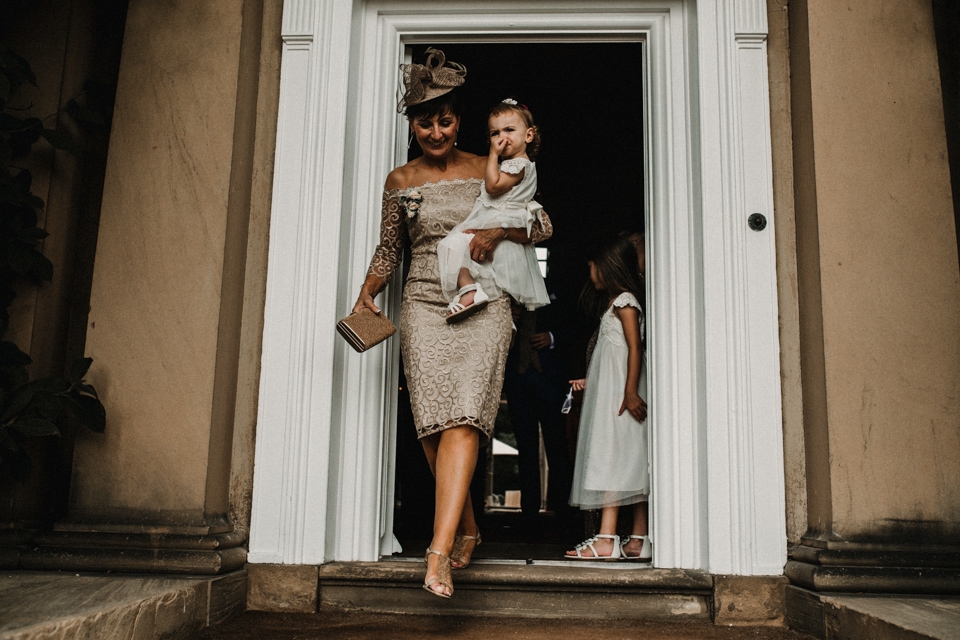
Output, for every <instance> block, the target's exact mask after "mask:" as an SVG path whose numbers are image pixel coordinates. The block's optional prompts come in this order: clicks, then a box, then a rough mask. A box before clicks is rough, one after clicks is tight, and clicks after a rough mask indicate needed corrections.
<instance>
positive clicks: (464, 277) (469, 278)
mask: <svg viewBox="0 0 960 640" xmlns="http://www.w3.org/2000/svg"><path fill="white" fill-rule="evenodd" d="M474 283H475V281H474V279H473V275H472V274H471V273H470V269H467V268H466V267H463V268H462V269H460V273H459V274H457V288H458V289H462V288H463V287H465V286H467V285H468V284H474ZM475 294H476V292H475V291H468V292H466V293H465V294H463V295H462V296H461V297H460V304H462V305H463V306H465V307H469V306H470V305H471V304H473V297H474V295H475Z"/></svg>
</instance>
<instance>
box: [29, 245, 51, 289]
mask: <svg viewBox="0 0 960 640" xmlns="http://www.w3.org/2000/svg"><path fill="white" fill-rule="evenodd" d="M35 260H36V261H35V262H34V264H33V269H31V270H30V275H32V276H33V277H34V278H36V279H37V280H40V281H41V282H52V281H53V263H52V262H50V259H49V258H47V256H45V255H43V254H42V253H40V252H39V251H37V255H36V258H35Z"/></svg>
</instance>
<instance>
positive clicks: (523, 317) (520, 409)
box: [504, 278, 573, 517]
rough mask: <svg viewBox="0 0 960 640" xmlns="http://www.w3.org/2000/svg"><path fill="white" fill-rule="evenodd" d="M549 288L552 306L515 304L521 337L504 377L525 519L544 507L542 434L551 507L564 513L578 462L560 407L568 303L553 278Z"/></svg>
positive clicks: (564, 388)
mask: <svg viewBox="0 0 960 640" xmlns="http://www.w3.org/2000/svg"><path fill="white" fill-rule="evenodd" d="M547 289H548V291H550V297H551V304H549V305H547V306H546V307H542V308H540V309H537V310H536V311H528V310H526V309H524V308H522V307H520V306H518V305H514V307H513V317H514V322H515V324H516V326H517V335H516V338H515V339H514V342H513V346H512V347H511V349H510V353H509V356H508V358H507V366H506V372H505V375H504V392H505V393H506V396H507V408H508V410H509V414H510V421H511V424H512V426H513V432H514V435H515V436H516V438H517V450H518V460H517V462H518V467H519V475H520V492H521V493H520V509H521V512H522V513H523V515H524V516H526V517H533V516H536V515H537V514H538V513H539V511H540V496H541V485H540V433H541V432H542V433H543V444H544V450H545V452H546V456H547V466H548V469H549V474H548V479H547V509H549V510H551V511H553V512H554V513H555V514H557V515H558V516H560V517H567V516H569V515H570V514H571V512H572V510H571V508H570V506H569V505H568V504H567V499H568V498H569V496H570V485H571V482H572V478H573V463H572V460H571V459H570V452H569V447H568V445H567V434H566V419H565V416H564V415H563V414H562V413H561V411H560V410H561V408H562V407H563V401H564V398H565V397H566V392H567V387H568V386H569V385H568V384H567V382H566V380H567V379H568V378H567V375H566V374H567V367H566V365H565V362H564V360H565V357H566V356H565V353H564V348H563V347H564V342H565V341H566V340H567V339H568V330H567V327H565V326H564V323H563V322H562V318H563V314H564V307H563V305H562V302H561V300H560V299H558V296H557V295H556V294H555V293H554V292H553V291H552V287H551V282H550V280H549V278H548V280H547ZM568 320H569V318H568Z"/></svg>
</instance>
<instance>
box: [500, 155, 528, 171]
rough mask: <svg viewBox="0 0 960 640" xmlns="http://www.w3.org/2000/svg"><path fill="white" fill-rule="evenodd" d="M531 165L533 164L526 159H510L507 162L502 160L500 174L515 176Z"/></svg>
mask: <svg viewBox="0 0 960 640" xmlns="http://www.w3.org/2000/svg"><path fill="white" fill-rule="evenodd" d="M531 164H533V163H532V162H530V161H529V160H527V159H526V158H510V159H509V160H504V161H503V162H501V163H500V173H509V174H511V175H517V174H518V173H520V172H521V171H523V170H524V169H526V168H527V167H529V166H530V165H531Z"/></svg>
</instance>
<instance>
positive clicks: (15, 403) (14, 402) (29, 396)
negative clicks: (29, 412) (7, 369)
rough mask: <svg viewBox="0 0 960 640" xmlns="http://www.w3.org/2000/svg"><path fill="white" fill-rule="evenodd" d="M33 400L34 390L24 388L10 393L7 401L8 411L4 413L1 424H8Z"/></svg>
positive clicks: (0, 420)
mask: <svg viewBox="0 0 960 640" xmlns="http://www.w3.org/2000/svg"><path fill="white" fill-rule="evenodd" d="M31 400H33V390H32V389H24V388H23V387H17V388H16V389H14V390H13V391H11V392H10V395H9V396H8V397H7V400H6V403H5V404H6V409H4V411H3V415H2V416H0V423H4V424H5V423H6V422H7V421H9V420H10V419H11V418H13V417H14V416H15V415H17V414H18V413H20V412H21V411H23V410H24V409H25V408H26V407H27V405H28V404H30V401H31Z"/></svg>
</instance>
